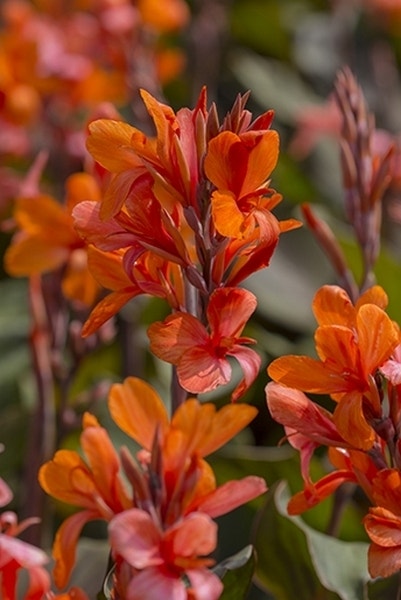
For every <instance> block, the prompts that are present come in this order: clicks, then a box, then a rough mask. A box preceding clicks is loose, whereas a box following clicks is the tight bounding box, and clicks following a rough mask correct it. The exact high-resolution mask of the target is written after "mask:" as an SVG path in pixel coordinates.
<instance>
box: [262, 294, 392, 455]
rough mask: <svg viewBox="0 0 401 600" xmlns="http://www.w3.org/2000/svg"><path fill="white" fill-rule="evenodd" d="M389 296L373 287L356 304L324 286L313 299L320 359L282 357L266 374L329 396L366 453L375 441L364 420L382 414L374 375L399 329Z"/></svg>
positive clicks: (349, 436)
mask: <svg viewBox="0 0 401 600" xmlns="http://www.w3.org/2000/svg"><path fill="white" fill-rule="evenodd" d="M386 305H387V296H386V294H385V292H384V290H383V289H382V288H380V287H379V286H375V287H373V288H371V289H370V290H368V291H367V292H365V293H364V294H363V295H362V296H361V297H360V298H359V300H358V301H357V302H356V304H355V306H354V305H353V304H352V302H351V300H350V299H349V297H348V295H347V294H346V292H345V291H344V290H343V289H341V288H340V287H338V286H323V287H322V288H321V289H320V290H318V292H317V294H316V295H315V298H314V301H313V310H314V313H315V316H316V319H317V321H318V324H319V327H318V329H317V330H316V333H315V343H316V351H317V354H318V357H319V358H318V359H314V358H310V357H308V356H283V357H280V358H278V359H276V360H274V361H273V362H272V363H271V364H270V366H269V367H268V373H269V375H270V377H272V379H274V380H275V381H277V382H279V383H282V384H284V385H287V386H289V387H292V388H297V389H300V390H302V391H305V392H310V393H316V394H330V395H331V396H332V398H333V399H334V400H336V401H337V402H338V405H337V407H336V410H335V412H334V421H335V423H336V426H337V428H338V430H339V432H340V433H341V435H342V436H343V437H344V439H346V440H348V441H349V443H350V444H353V445H359V447H360V448H361V449H368V448H370V447H371V446H372V444H373V441H374V439H375V434H374V431H373V429H372V427H371V425H370V424H369V423H368V421H367V417H366V416H365V412H364V411H365V408H364V407H363V405H364V404H365V405H367V406H369V411H370V414H372V415H374V416H376V417H377V418H379V417H380V416H381V403H380V398H379V395H378V392H377V388H376V385H375V382H374V376H375V374H376V372H377V370H378V369H379V367H381V366H382V365H383V364H384V363H385V361H386V360H387V359H389V358H390V356H391V355H392V353H393V351H394V350H395V348H396V347H397V345H398V343H399V337H400V334H399V328H398V326H397V324H396V323H394V322H393V321H391V319H390V318H389V317H388V316H387V314H386V313H385V312H384V308H385V307H386Z"/></svg>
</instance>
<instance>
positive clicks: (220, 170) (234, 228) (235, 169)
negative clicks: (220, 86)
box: [204, 130, 281, 239]
mask: <svg viewBox="0 0 401 600" xmlns="http://www.w3.org/2000/svg"><path fill="white" fill-rule="evenodd" d="M278 154H279V138H278V134H277V132H276V131H272V130H266V131H260V132H245V133H242V134H239V135H238V134H236V133H233V132H232V131H223V132H222V133H220V134H219V135H217V136H216V137H214V138H213V139H211V140H210V142H209V144H208V148H207V153H206V156H205V163H204V169H205V173H206V176H207V178H208V179H209V180H210V181H211V182H212V183H213V184H214V186H215V187H216V190H215V191H214V192H213V193H212V196H211V209H212V217H213V221H214V225H215V227H216V229H217V231H218V232H219V233H220V234H221V235H224V236H226V237H233V238H242V239H243V238H246V237H248V236H249V235H250V234H252V233H253V231H254V230H255V228H256V227H258V228H259V231H260V234H259V235H260V237H261V238H262V239H263V238H264V237H268V238H271V229H273V230H275V231H276V237H278V231H277V228H278V223H277V220H276V218H275V217H274V216H273V215H272V213H271V212H270V211H271V209H272V208H274V207H275V206H276V205H277V204H278V203H279V202H280V201H281V196H280V195H279V194H276V193H274V192H273V191H272V190H270V189H269V188H268V178H269V176H270V174H271V172H272V171H273V169H274V167H275V166H276V163H277V159H278ZM266 195H268V196H267V197H266Z"/></svg>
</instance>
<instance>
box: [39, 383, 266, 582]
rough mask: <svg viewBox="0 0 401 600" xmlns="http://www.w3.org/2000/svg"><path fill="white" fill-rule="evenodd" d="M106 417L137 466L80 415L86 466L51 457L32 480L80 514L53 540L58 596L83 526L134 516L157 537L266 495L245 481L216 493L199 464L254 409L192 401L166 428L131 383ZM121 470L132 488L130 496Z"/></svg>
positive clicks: (151, 397)
mask: <svg viewBox="0 0 401 600" xmlns="http://www.w3.org/2000/svg"><path fill="white" fill-rule="evenodd" d="M109 410H110V413H111V416H112V418H113V420H114V421H115V423H116V424H117V425H118V426H119V427H120V428H121V429H122V430H123V431H124V432H125V433H127V434H128V435H129V436H130V437H132V438H133V439H134V440H135V441H136V442H137V443H138V444H139V445H140V446H141V447H142V450H141V451H140V452H139V453H138V461H139V466H138V465H137V464H136V463H135V461H134V459H133V458H132V457H131V455H130V453H129V452H128V450H127V449H122V450H121V462H120V459H119V457H118V455H117V452H116V451H115V449H114V448H113V446H112V444H111V442H110V439H109V437H108V435H107V432H106V431H105V430H104V429H103V428H102V427H100V426H99V424H98V423H97V421H96V419H95V418H94V417H93V416H91V415H89V414H86V415H85V416H84V421H83V426H84V430H83V433H82V434H81V445H82V449H83V451H84V453H85V455H86V457H87V462H85V461H84V460H83V458H81V456H80V455H79V454H78V453H77V452H73V451H71V450H59V451H58V452H56V454H55V456H54V458H53V460H51V461H49V462H47V463H45V464H44V465H43V466H42V467H41V469H40V472H39V482H40V484H41V486H42V487H43V489H44V490H45V491H46V492H47V493H49V494H51V495H52V496H54V497H55V498H58V499H59V500H62V501H64V502H68V503H70V504H73V505H75V506H78V507H80V508H81V509H83V510H80V511H79V512H77V513H75V514H74V515H72V516H71V517H68V518H67V519H66V520H65V521H64V523H63V524H62V525H61V527H60V529H59V530H58V532H57V534H56V538H55V542H54V545H53V557H54V559H55V569H54V580H55V582H56V585H57V586H58V587H59V588H62V587H64V586H65V585H66V584H67V582H68V579H69V576H70V573H71V570H72V568H73V566H74V562H75V548H76V544H77V540H78V536H79V534H80V532H81V529H82V527H83V526H84V524H85V523H87V522H88V521H91V520H94V519H101V520H104V521H106V522H109V523H111V522H112V521H113V520H114V517H115V516H116V515H119V514H125V512H126V511H130V510H131V509H137V510H138V511H139V512H143V511H144V512H145V513H146V514H147V515H148V516H149V515H150V517H151V518H152V520H153V522H154V523H155V526H157V528H158V530H159V531H164V532H165V531H167V530H168V529H169V528H170V527H172V526H174V524H176V523H177V522H179V521H180V520H181V519H183V518H184V517H187V516H188V515H190V514H192V513H196V514H198V513H202V514H206V515H208V516H209V517H211V518H214V517H217V516H219V515H221V514H224V513H225V512H228V511H230V510H233V509H234V508H236V507H237V506H240V505H241V504H243V503H244V502H247V501H249V500H251V499H253V498H255V497H257V496H258V495H260V494H261V493H263V492H264V491H265V490H266V484H265V482H264V481H263V480H262V479H261V478H259V477H252V476H250V477H245V478H244V479H242V480H240V481H229V482H227V483H226V484H223V485H221V486H219V487H217V486H216V481H215V478H214V474H213V471H212V470H211V468H210V467H209V465H208V464H207V463H206V461H205V460H204V457H205V456H206V455H208V454H210V453H211V452H214V451H215V450H217V449H218V448H220V447H221V446H222V445H223V444H225V443H226V442H227V441H228V440H229V439H231V438H232V437H233V436H234V435H235V434H236V433H237V432H238V431H240V430H241V429H242V428H243V427H245V426H246V425H248V424H249V422H250V421H251V420H252V419H253V417H254V416H255V414H256V412H257V411H256V409H255V408H254V407H251V406H248V405H245V404H236V405H233V404H230V405H228V406H225V407H223V408H222V409H220V410H219V411H216V408H215V406H214V405H213V404H210V403H206V404H200V403H199V402H198V401H197V400H195V399H192V400H188V401H187V402H185V403H184V404H183V405H181V406H180V407H179V408H178V409H177V411H176V412H175V413H174V415H173V417H172V419H171V421H170V420H169V418H168V415H167V411H166V408H165V405H164V403H163V401H162V400H161V398H160V397H159V396H158V394H157V393H156V391H155V390H154V389H153V388H152V387H151V386H150V385H149V384H147V383H145V382H144V381H141V380H140V379H136V378H133V377H131V378H128V379H126V380H125V381H124V382H123V383H122V384H115V385H113V386H112V387H111V390H110V396H109ZM121 465H122V467H123V469H124V471H125V474H126V477H127V479H128V482H129V483H130V484H131V485H132V493H131V494H130V495H129V494H128V493H127V490H126V488H125V486H124V484H123V482H122V479H121V474H120V468H121ZM146 518H148V517H146ZM160 535H161V534H160ZM163 535H164V534H163Z"/></svg>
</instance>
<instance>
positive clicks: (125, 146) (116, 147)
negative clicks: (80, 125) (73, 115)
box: [86, 119, 142, 173]
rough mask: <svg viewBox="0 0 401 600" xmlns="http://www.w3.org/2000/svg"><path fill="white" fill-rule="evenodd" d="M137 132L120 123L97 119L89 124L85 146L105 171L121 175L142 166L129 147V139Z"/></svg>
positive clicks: (126, 124)
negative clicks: (122, 172)
mask: <svg viewBox="0 0 401 600" xmlns="http://www.w3.org/2000/svg"><path fill="white" fill-rule="evenodd" d="M137 131H138V130H137V129H135V127H132V126H131V125H128V123H124V122H122V121H115V120H114V119H98V120H96V121H92V122H91V123H90V124H89V137H88V139H87V142H86V146H87V149H88V151H89V152H90V153H91V154H92V156H93V158H94V159H95V160H96V161H97V162H98V163H100V164H101V165H102V166H103V167H104V168H105V169H107V170H108V171H111V172H112V173H121V171H126V170H128V169H133V168H136V167H139V166H142V161H141V160H140V158H138V156H137V154H136V153H135V151H134V150H133V148H132V146H131V138H132V136H133V135H134V134H135V133H136V132H137Z"/></svg>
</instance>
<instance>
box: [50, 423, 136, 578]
mask: <svg viewBox="0 0 401 600" xmlns="http://www.w3.org/2000/svg"><path fill="white" fill-rule="evenodd" d="M83 427H84V430H83V432H82V434H81V446H82V449H83V450H84V452H85V455H86V457H87V460H88V463H86V462H85V461H84V460H83V459H82V458H81V456H80V455H79V454H78V453H77V452H74V451H72V450H59V451H57V452H56V454H55V455H54V458H53V459H52V460H51V461H49V462H47V463H45V464H44V465H42V467H41V468H40V471H39V483H40V485H41V486H42V488H43V489H44V490H45V491H46V492H47V493H48V494H50V495H52V496H54V497H55V498H57V499H59V500H62V501H63V502H67V503H68V504H72V505H75V506H79V507H81V508H83V510H81V511H79V512H77V513H75V514H73V515H72V516H70V517H68V518H67V519H66V520H65V521H64V523H63V524H62V525H61V527H60V528H59V530H58V532H57V534H56V538H55V541H54V545H53V558H54V560H55V568H54V580H55V583H56V585H57V586H58V587H59V588H63V587H64V586H65V585H66V584H67V582H68V579H69V576H70V573H71V570H72V568H73V566H74V563H75V547H76V544H77V540H78V537H79V535H80V532H81V530H82V527H83V526H84V525H85V524H86V523H88V522H89V521H92V520H96V519H102V520H106V521H109V520H110V519H111V518H112V517H113V515H114V514H116V513H118V512H121V511H122V510H124V509H126V508H128V507H129V506H130V505H131V503H130V499H129V497H128V495H127V492H126V490H125V488H124V484H123V482H122V479H121V476H120V474H119V471H120V460H119V458H118V455H117V453H116V451H115V450H114V448H113V446H112V443H111V441H110V438H109V436H108V434H107V432H106V430H105V429H103V428H102V427H100V425H99V424H98V422H97V421H96V419H95V418H94V417H93V416H91V415H89V414H85V415H84V419H83Z"/></svg>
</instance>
